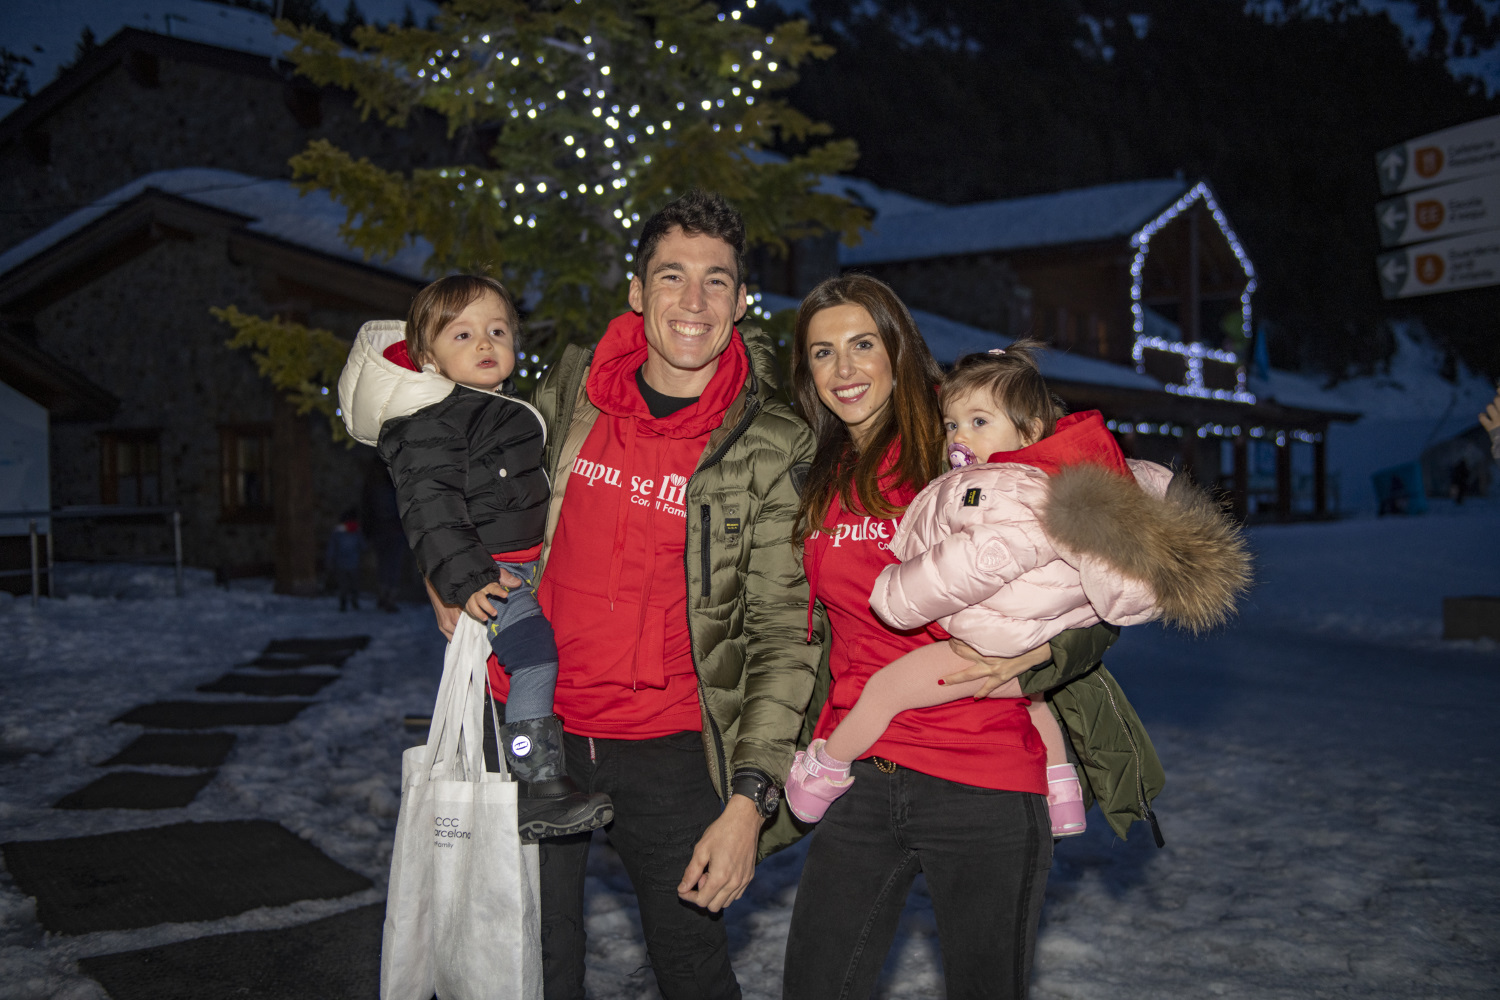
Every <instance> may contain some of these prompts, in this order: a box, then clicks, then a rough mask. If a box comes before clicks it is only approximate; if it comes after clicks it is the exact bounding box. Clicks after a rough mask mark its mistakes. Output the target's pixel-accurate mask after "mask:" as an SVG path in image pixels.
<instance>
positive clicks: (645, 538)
mask: <svg viewBox="0 0 1500 1000" xmlns="http://www.w3.org/2000/svg"><path fill="white" fill-rule="evenodd" d="M645 363H646V335H645V324H644V322H643V320H642V318H641V317H640V316H638V315H636V314H635V313H626V314H625V315H623V316H620V317H617V318H616V319H615V320H614V322H612V323H610V325H609V329H608V330H607V331H606V332H605V334H604V339H602V340H601V341H600V342H599V346H598V347H597V348H596V349H595V350H594V359H593V362H592V363H591V365H590V367H589V375H588V395H589V400H590V402H592V403H593V404H594V405H595V406H597V407H598V408H599V409H600V411H601V413H600V415H599V417H598V419H597V420H596V421H595V422H594V426H593V428H592V430H590V432H589V436H588V438H587V440H586V441H585V442H584V445H583V448H582V450H581V451H580V452H579V453H578V457H577V459H576V460H575V461H574V463H573V466H572V468H571V469H570V470H569V474H568V479H567V484H566V490H567V495H566V496H565V497H564V498H563V505H562V512H561V514H560V516H559V518H558V523H557V529H556V531H555V533H554V535H553V539H552V550H551V555H550V556H549V557H548V560H547V571H546V573H544V574H543V576H542V582H541V585H540V586H539V587H538V589H537V598H538V600H539V601H540V602H541V605H542V610H543V611H544V612H546V615H547V619H548V621H550V622H551V623H552V628H553V631H554V632H555V633H556V634H557V652H558V660H559V670H558V679H557V694H556V696H555V699H554V704H555V706H556V711H557V714H558V715H560V716H562V719H563V725H564V728H565V729H566V730H567V731H568V732H570V733H575V734H577V735H580V736H602V737H611V738H617V739H650V738H652V737H656V736H667V735H670V734H671V733H679V732H683V731H687V730H692V731H696V730H699V729H701V728H702V726H703V717H702V714H701V712H700V711H699V707H698V676H697V673H696V671H695V670H694V667H693V655H692V637H691V636H690V634H689V632H688V611H687V569H686V567H685V565H684V563H683V556H684V551H685V549H686V547H687V503H686V494H687V482H688V477H690V476H691V475H692V474H693V472H694V470H696V469H697V467H698V462H699V460H700V459H701V458H702V457H703V450H704V448H705V446H706V445H707V443H708V436H709V434H710V433H711V432H712V431H714V430H716V429H717V428H718V427H719V425H720V424H722V423H723V421H724V413H725V411H726V410H728V409H729V406H730V404H731V403H733V402H734V399H735V397H736V396H738V395H739V393H740V391H741V390H742V389H743V388H744V385H745V379H746V376H747V374H748V372H749V369H750V363H749V357H748V356H747V355H746V353H745V345H744V342H743V341H742V340H740V335H739V333H738V332H735V333H734V334H733V335H732V337H731V339H730V342H729V347H728V349H726V350H725V352H724V354H723V355H722V356H721V357H720V358H719V367H718V370H717V371H715V372H714V375H713V378H712V379H711V380H710V381H709V383H708V386H707V388H705V389H704V390H703V395H702V396H700V397H699V399H698V401H697V402H696V403H693V404H692V405H690V406H687V407H685V408H683V409H681V410H678V411H677V412H676V413H673V414H671V415H670V416H666V417H662V418H660V419H657V418H655V417H652V416H651V411H650V410H649V409H647V407H646V401H645V400H644V399H643V398H641V392H640V389H639V388H638V387H637V385H636V381H635V375H636V372H637V371H638V370H640V368H641V366H642V365H644V364H645ZM496 673H497V672H496V671H494V670H492V671H491V680H490V684H491V687H492V689H494V690H495V692H496V695H497V696H503V693H504V691H505V690H507V689H508V686H509V685H508V684H507V683H506V681H508V678H504V677H503V676H501V677H497V676H495V674H496Z"/></svg>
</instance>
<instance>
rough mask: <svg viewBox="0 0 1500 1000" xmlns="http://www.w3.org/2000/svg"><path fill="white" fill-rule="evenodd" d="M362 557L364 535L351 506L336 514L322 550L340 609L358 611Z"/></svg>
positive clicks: (355, 512)
mask: <svg viewBox="0 0 1500 1000" xmlns="http://www.w3.org/2000/svg"><path fill="white" fill-rule="evenodd" d="M364 554H365V536H364V533H363V532H361V531H360V530H359V514H358V512H357V511H356V510H355V509H354V508H353V507H350V508H349V509H348V510H346V511H344V513H343V514H341V515H339V523H338V524H335V525H334V526H333V530H332V531H330V532H329V533H328V547H327V548H326V549H324V550H323V569H324V571H325V572H327V573H328V579H329V582H331V583H332V584H333V587H334V589H335V590H336V591H338V595H339V610H340V611H348V610H349V609H350V608H351V607H352V608H353V609H354V610H355V611H358V610H359V564H360V559H361V558H362V557H363V556H364Z"/></svg>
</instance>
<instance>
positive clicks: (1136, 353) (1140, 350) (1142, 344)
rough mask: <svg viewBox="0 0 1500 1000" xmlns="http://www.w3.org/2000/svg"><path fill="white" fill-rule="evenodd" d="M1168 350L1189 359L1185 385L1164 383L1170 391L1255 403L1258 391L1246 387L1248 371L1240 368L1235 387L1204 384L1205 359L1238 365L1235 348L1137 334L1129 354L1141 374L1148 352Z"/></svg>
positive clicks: (1144, 367)
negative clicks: (1222, 348) (1233, 349)
mask: <svg viewBox="0 0 1500 1000" xmlns="http://www.w3.org/2000/svg"><path fill="white" fill-rule="evenodd" d="M1148 350H1153V351H1165V352H1166V353H1168V354H1177V355H1181V356H1182V357H1183V358H1184V359H1186V362H1187V379H1186V382H1185V384H1182V385H1175V384H1170V383H1169V384H1167V385H1164V386H1162V388H1164V389H1165V390H1166V391H1167V392H1170V393H1172V394H1173V395H1174V396H1192V397H1194V398H1197V399H1218V400H1224V401H1227V402H1233V403H1253V402H1255V394H1254V393H1252V392H1250V391H1248V390H1247V389H1246V388H1245V370H1244V368H1241V367H1236V369H1235V387H1234V388H1233V389H1210V388H1208V386H1206V385H1204V384H1203V361H1204V359H1205V358H1207V359H1209V360H1212V361H1222V362H1224V363H1225V364H1230V365H1235V366H1238V365H1239V357H1238V356H1237V355H1236V354H1235V353H1234V352H1233V351H1223V350H1219V349H1218V348H1215V347H1209V346H1207V345H1206V344H1184V343H1183V342H1182V341H1180V340H1167V339H1166V338H1165V337H1147V336H1145V335H1141V334H1138V335H1137V336H1136V338H1135V346H1134V347H1132V348H1131V351H1130V356H1131V357H1132V358H1134V359H1135V370H1136V371H1138V372H1141V373H1143V374H1144V373H1145V371H1146V351H1148Z"/></svg>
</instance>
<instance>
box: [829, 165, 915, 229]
mask: <svg viewBox="0 0 1500 1000" xmlns="http://www.w3.org/2000/svg"><path fill="white" fill-rule="evenodd" d="M815 190H816V191H817V192H818V193H819V194H831V195H837V196H838V197H840V198H848V199H849V200H850V201H855V202H858V203H859V204H861V205H863V206H865V207H866V208H868V209H870V210H871V211H873V212H874V213H875V217H876V218H877V219H889V218H893V217H895V216H897V215H904V214H905V213H907V212H929V211H932V210H934V209H940V208H942V207H943V206H941V205H939V204H938V203H937V202H935V201H926V200H924V199H922V198H913V197H912V196H911V195H909V194H902V193H901V192H899V191H888V190H886V189H885V188H883V187H877V186H876V185H874V184H871V183H870V182H869V181H867V180H864V179H862V178H859V177H847V176H839V175H833V174H830V175H828V176H825V177H824V178H823V182H822V183H821V184H819V185H818V186H817V188H816V189H815Z"/></svg>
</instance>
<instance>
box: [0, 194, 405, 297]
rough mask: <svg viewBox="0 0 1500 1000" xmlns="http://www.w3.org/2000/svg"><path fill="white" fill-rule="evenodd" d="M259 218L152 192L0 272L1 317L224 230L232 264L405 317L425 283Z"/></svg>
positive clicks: (131, 200)
mask: <svg viewBox="0 0 1500 1000" xmlns="http://www.w3.org/2000/svg"><path fill="white" fill-rule="evenodd" d="M254 221H255V219H254V218H252V217H250V216H247V215H242V214H240V213H237V212H232V211H228V210H226V209H222V208H216V207H214V206H210V205H204V204H201V203H199V202H195V201H192V200H190V199H188V198H183V197H180V196H178V195H174V194H170V193H168V192H165V191H161V190H159V189H157V188H147V189H146V190H144V191H142V192H141V193H140V194H138V195H136V196H135V197H133V198H131V199H130V200H128V201H126V202H124V203H123V204H121V205H119V206H118V207H116V208H113V209H111V210H110V211H108V212H107V213H105V214H104V215H102V216H100V217H99V218H97V219H94V220H93V221H91V222H89V223H88V224H86V225H84V226H83V227H81V228H80V229H78V230H77V231H76V232H73V233H71V234H69V235H68V236H66V237H64V238H62V239H61V240H59V241H57V242H56V243H53V244H51V245H50V246H47V247H46V248H44V249H42V250H40V251H38V252H37V253H36V254H35V255H34V256H32V257H29V258H27V259H26V260H25V261H23V262H21V263H20V264H18V265H17V266H15V267H13V268H12V269H11V270H9V271H7V272H6V273H4V274H0V315H5V316H11V317H18V318H27V317H30V316H33V315H35V314H36V312H37V311H38V310H40V309H42V308H44V307H45V306H47V305H49V304H50V303H52V302H56V301H58V300H59V299H61V298H63V297H65V296H67V295H69V294H71V293H72V292H74V291H76V290H77V289H78V288H81V287H83V286H84V285H87V284H89V283H90V282H92V281H94V280H96V279H97V278H98V277H99V276H100V275H101V274H103V273H107V272H108V271H111V270H113V269H114V268H116V267H119V266H120V265H122V264H124V263H125V262H126V261H128V260H130V259H132V258H134V257H137V256H139V255H140V254H141V253H144V252H145V251H147V250H149V249H150V248H151V247H153V246H155V245H156V244H158V243H161V242H163V241H166V240H173V239H192V238H194V237H196V236H199V235H204V234H207V233H210V232H214V231H220V232H224V233H225V235H226V237H227V240H228V244H229V254H230V259H231V260H232V261H233V262H235V263H239V264H245V265H248V266H250V267H253V268H255V269H257V270H262V271H268V272H270V273H273V274H275V275H277V276H278V277H280V278H283V279H285V280H286V281H288V282H290V283H291V284H293V285H297V286H301V287H308V288H316V289H318V290H320V291H322V292H325V293H329V294H332V295H335V296H338V297H340V298H343V299H347V300H349V301H350V302H355V303H360V304H363V305H366V306H369V307H373V308H375V309H377V310H380V311H384V312H388V313H391V314H393V315H400V314H404V313H405V312H406V309H407V306H408V305H409V304H410V302H411V296H412V294H413V292H415V291H416V290H417V289H418V288H420V287H421V286H422V284H423V282H421V281H419V280H416V279H413V278H409V277H406V276H404V275H400V274H394V273H392V272H390V271H388V270H385V269H383V268H380V267H378V266H375V265H371V264H367V263H361V262H359V261H354V260H349V259H347V258H342V257H335V256H332V255H330V254H327V253H324V252H322V251H319V250H314V249H311V248H309V247H305V246H301V245H298V244H297V243H294V242H291V241H288V240H283V239H279V238H277V237H274V236H270V235H267V234H264V233H258V232H253V231H250V230H248V229H247V228H246V227H247V226H248V225H249V224H250V223H252V222H254Z"/></svg>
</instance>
